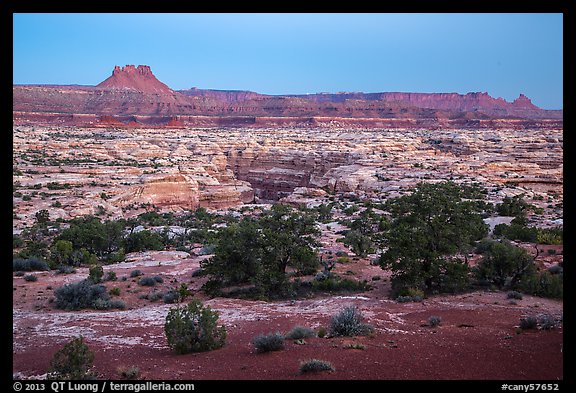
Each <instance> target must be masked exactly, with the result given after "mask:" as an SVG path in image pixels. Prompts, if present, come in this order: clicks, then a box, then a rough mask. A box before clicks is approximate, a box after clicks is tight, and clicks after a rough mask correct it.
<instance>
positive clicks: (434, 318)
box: [428, 315, 442, 327]
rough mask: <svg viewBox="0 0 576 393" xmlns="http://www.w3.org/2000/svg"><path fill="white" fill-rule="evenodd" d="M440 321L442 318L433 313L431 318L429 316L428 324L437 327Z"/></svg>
mask: <svg viewBox="0 0 576 393" xmlns="http://www.w3.org/2000/svg"><path fill="white" fill-rule="evenodd" d="M440 322H442V318H441V317H439V316H437V315H432V316H431V317H430V318H428V326H430V327H436V326H438V325H440Z"/></svg>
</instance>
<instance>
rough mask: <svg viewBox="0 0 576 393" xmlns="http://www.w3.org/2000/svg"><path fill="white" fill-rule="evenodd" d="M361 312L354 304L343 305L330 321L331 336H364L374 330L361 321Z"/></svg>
mask: <svg viewBox="0 0 576 393" xmlns="http://www.w3.org/2000/svg"><path fill="white" fill-rule="evenodd" d="M363 318H364V317H363V316H362V313H361V312H360V310H358V308H357V307H356V306H355V305H352V306H346V307H344V308H343V309H342V310H341V311H340V312H339V313H338V314H337V315H334V316H332V319H331V321H330V335H331V336H366V335H368V334H370V333H372V332H373V331H374V328H373V327H372V326H370V325H367V324H365V323H362V319H363Z"/></svg>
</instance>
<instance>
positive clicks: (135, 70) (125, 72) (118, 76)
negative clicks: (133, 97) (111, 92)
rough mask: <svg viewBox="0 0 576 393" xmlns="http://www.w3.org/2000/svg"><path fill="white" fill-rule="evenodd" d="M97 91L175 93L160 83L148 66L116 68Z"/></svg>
mask: <svg viewBox="0 0 576 393" xmlns="http://www.w3.org/2000/svg"><path fill="white" fill-rule="evenodd" d="M96 88H97V89H126V90H135V91H139V92H143V93H152V94H167V95H172V94H174V91H173V90H172V89H170V88H169V87H168V86H166V85H165V84H164V83H162V82H160V81H159V80H158V79H156V77H155V76H154V74H153V73H152V70H151V69H150V67H149V66H147V65H139V66H138V67H134V66H133V65H126V66H125V67H122V68H120V67H119V66H115V67H114V70H113V71H112V75H110V77H109V78H107V79H106V80H104V81H103V82H101V83H99V84H98V85H96Z"/></svg>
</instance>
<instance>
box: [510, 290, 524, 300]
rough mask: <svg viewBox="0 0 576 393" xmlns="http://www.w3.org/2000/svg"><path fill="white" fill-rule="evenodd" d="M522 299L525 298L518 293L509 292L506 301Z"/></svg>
mask: <svg viewBox="0 0 576 393" xmlns="http://www.w3.org/2000/svg"><path fill="white" fill-rule="evenodd" d="M522 297H523V296H522V294H521V293H520V292H517V291H508V293H507V294H506V299H517V300H522Z"/></svg>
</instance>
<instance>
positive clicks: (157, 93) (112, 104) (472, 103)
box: [13, 65, 563, 126]
mask: <svg viewBox="0 0 576 393" xmlns="http://www.w3.org/2000/svg"><path fill="white" fill-rule="evenodd" d="M13 112H14V120H15V121H25V120H26V118H28V119H29V120H30V121H33V120H31V119H40V118H43V119H49V118H51V117H54V116H59V117H60V119H62V118H66V117H65V116H64V115H76V119H79V118H83V119H86V117H85V116H84V117H82V116H78V115H94V116H95V117H94V119H95V120H94V122H96V123H99V122H102V123H110V121H112V120H111V119H114V118H115V117H116V118H117V119H116V120H113V122H116V123H118V124H124V123H122V122H121V121H120V120H119V119H120V118H123V119H126V118H127V116H128V118H129V117H130V116H132V119H133V120H131V121H129V123H130V124H138V122H139V121H138V120H134V119H137V118H138V116H140V117H141V119H143V116H144V117H146V116H147V117H148V123H149V125H150V124H158V125H163V124H170V125H178V126H184V125H187V124H191V122H192V123H194V122H195V121H196V120H194V121H192V120H190V119H192V118H194V117H203V116H207V117H211V116H212V117H213V116H216V117H218V118H219V120H218V121H217V122H216V121H211V122H209V123H214V124H215V123H218V124H237V123H238V124H250V123H251V124H253V125H255V124H259V122H260V123H262V120H260V121H258V120H257V119H264V118H269V119H272V118H294V119H297V120H294V122H295V123H298V124H306V123H308V124H312V123H314V122H316V123H318V122H320V123H322V124H325V123H327V121H326V120H325V119H326V118H334V119H343V120H339V121H340V122H343V123H346V124H353V123H354V122H356V123H358V124H366V125H369V124H410V122H412V123H414V124H415V126H416V124H425V125H426V126H431V125H434V124H437V125H438V126H449V125H450V124H469V125H473V124H482V122H484V123H487V122H488V121H494V120H498V119H505V120H513V119H516V120H527V121H529V122H528V123H530V124H534V122H535V121H539V120H553V121H554V123H555V124H561V123H562V118H563V111H562V110H544V109H540V108H538V107H537V106H536V105H534V104H533V103H532V102H531V101H530V99H529V98H528V97H526V96H524V95H523V94H520V96H519V97H518V98H517V99H516V100H514V101H513V102H507V101H505V100H504V99H502V98H493V97H491V96H490V95H489V94H488V93H468V94H457V93H398V92H383V93H318V94H308V95H284V96H272V95H264V94H259V93H255V92H251V91H238V90H206V89H197V88H192V89H189V90H180V91H174V90H172V89H171V88H170V87H168V86H167V85H165V84H164V83H162V82H160V81H159V80H158V79H157V78H156V76H155V75H154V74H153V73H152V70H151V69H150V67H149V66H146V65H139V66H137V67H135V66H134V65H126V66H125V67H119V66H115V67H114V69H113V71H112V75H110V76H109V77H108V78H107V79H105V80H104V81H103V82H101V83H100V84H98V85H96V86H77V85H69V86H55V85H14V86H13ZM39 114H43V115H41V116H40V115H39ZM62 116H64V117H62ZM228 117H229V119H226V118H228ZM179 118H181V119H180V120H179ZM251 118H253V119H254V120H253V121H252V120H250V119H251ZM320 118H321V119H322V120H318V119H320ZM102 119H104V120H102ZM182 119H188V122H185V121H184V120H182ZM314 119H316V120H314ZM346 119H350V120H346ZM352 119H356V120H354V121H353V120H352ZM370 119H374V120H370ZM270 121H272V120H270ZM64 122H66V121H64ZM202 122H204V120H202ZM274 122H275V123H292V121H290V120H288V119H286V120H274Z"/></svg>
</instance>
